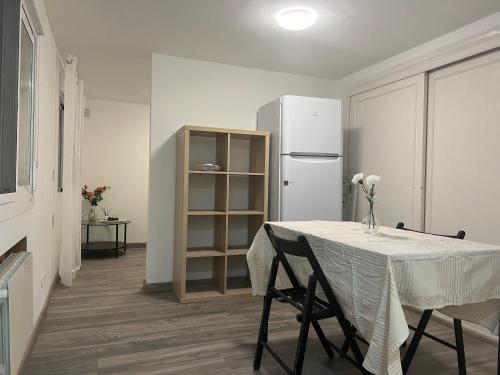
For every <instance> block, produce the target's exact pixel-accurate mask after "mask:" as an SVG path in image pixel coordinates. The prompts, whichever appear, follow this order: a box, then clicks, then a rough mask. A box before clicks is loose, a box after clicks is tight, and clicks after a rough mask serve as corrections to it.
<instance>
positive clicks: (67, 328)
mask: <svg viewBox="0 0 500 375" xmlns="http://www.w3.org/2000/svg"><path fill="white" fill-rule="evenodd" d="M144 270H145V250H144V249H130V250H128V251H127V253H126V255H123V256H120V257H119V258H118V259H115V258H114V256H113V254H112V253H111V254H110V256H109V258H103V257H102V256H100V257H95V258H93V259H85V260H84V261H83V265H82V270H81V271H80V272H79V273H78V275H77V279H76V280H75V282H74V287H73V288H72V289H68V288H64V287H62V286H57V287H56V288H55V290H54V292H53V294H52V297H51V299H50V302H49V307H48V312H47V315H46V318H45V320H44V321H43V322H42V325H41V331H40V335H39V337H38V340H37V342H36V344H35V346H34V349H33V353H32V355H31V358H30V360H29V363H28V367H27V370H26V374H28V375H57V374H65V375H66V374H67V375H78V374H86V375H93V374H130V375H146V374H147V375H153V374H169V375H171V374H183V375H215V374H217V375H246V374H259V373H260V374H262V375H271V374H273V375H274V374H283V371H282V370H281V369H280V368H279V367H278V365H277V364H276V363H275V362H274V361H273V360H272V359H271V358H270V355H269V354H267V353H264V357H263V364H262V368H261V371H260V372H254V371H253V369H252V361H253V354H254V348H255V339H256V335H257V331H258V326H259V321H260V312H261V300H260V299H259V298H240V299H228V300H222V301H216V302H201V303H191V304H184V305H181V304H178V303H177V302H176V300H175V298H174V296H173V295H172V294H171V293H157V294H145V293H143V292H142V281H143V279H144ZM271 319H272V323H271V325H270V341H271V343H272V344H273V343H274V344H275V347H276V348H278V350H279V351H280V352H281V353H283V354H284V356H285V358H287V359H288V361H289V363H290V362H291V361H292V358H293V354H294V349H295V343H296V339H297V335H298V325H297V323H296V321H295V312H294V311H293V310H291V309H289V308H288V307H287V306H284V305H280V304H275V305H273V309H272V312H271ZM409 320H410V321H412V322H415V320H416V316H415V315H414V314H412V313H409ZM323 326H324V328H325V332H326V333H327V335H328V336H329V337H330V338H331V339H332V340H333V341H337V342H339V340H340V341H341V334H340V331H339V329H338V325H337V324H336V323H335V322H334V321H333V320H332V321H330V322H325V323H324V324H323ZM429 330H430V331H432V332H433V333H434V334H437V335H438V336H440V337H443V338H446V339H449V340H450V341H451V342H453V332H452V330H451V329H450V328H448V327H445V326H443V325H440V324H438V323H431V324H430V327H429ZM465 341H466V354H467V369H468V374H470V375H473V374H495V373H496V353H497V351H496V350H497V349H496V348H495V347H494V346H492V345H489V344H487V343H484V342H482V341H479V340H477V339H475V338H473V337H469V336H466V337H465ZM358 373H359V371H357V370H356V369H355V368H353V367H352V366H351V365H349V364H348V363H346V362H345V361H343V360H342V359H340V358H338V356H337V357H336V358H335V359H333V360H329V359H328V358H327V357H326V355H325V353H324V352H323V350H322V348H321V346H320V345H319V343H318V340H317V339H316V337H315V336H314V334H313V333H312V334H311V340H310V344H309V345H308V348H307V355H306V366H305V368H304V374H306V375H309V374H310V375H326V374H338V375H348V374H358ZM457 373H458V371H457V367H456V356H455V352H454V351H452V350H449V349H447V348H445V347H442V346H441V345H438V344H436V343H434V342H432V341H430V340H428V339H424V340H423V341H422V343H421V345H420V348H419V350H418V352H417V355H416V357H415V360H414V363H413V364H412V368H411V369H410V371H409V375H411V374H425V375H433V374H457Z"/></svg>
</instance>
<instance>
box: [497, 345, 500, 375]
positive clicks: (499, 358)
mask: <svg viewBox="0 0 500 375" xmlns="http://www.w3.org/2000/svg"><path fill="white" fill-rule="evenodd" d="M497 375H500V340H498V358H497Z"/></svg>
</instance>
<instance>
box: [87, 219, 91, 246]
mask: <svg viewBox="0 0 500 375" xmlns="http://www.w3.org/2000/svg"><path fill="white" fill-rule="evenodd" d="M89 236H90V225H87V250H88V249H89Z"/></svg>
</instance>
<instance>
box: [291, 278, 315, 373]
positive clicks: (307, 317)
mask: <svg viewBox="0 0 500 375" xmlns="http://www.w3.org/2000/svg"><path fill="white" fill-rule="evenodd" d="M315 290H316V278H315V277H314V276H310V277H309V283H308V285H307V295H306V299H305V301H304V313H303V315H302V323H301V324H300V333H299V342H298V343H297V351H296V353H295V363H294V365H293V374H294V375H301V374H302V367H303V366H304V356H305V354H306V347H307V337H308V335H309V327H310V325H311V315H312V305H313V297H314V292H315Z"/></svg>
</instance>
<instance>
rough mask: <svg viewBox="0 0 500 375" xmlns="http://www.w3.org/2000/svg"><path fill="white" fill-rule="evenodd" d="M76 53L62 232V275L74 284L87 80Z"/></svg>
mask: <svg viewBox="0 0 500 375" xmlns="http://www.w3.org/2000/svg"><path fill="white" fill-rule="evenodd" d="M76 62H77V60H76V57H74V56H72V55H67V56H66V63H65V67H64V140H63V142H64V148H63V150H64V151H63V162H64V167H63V193H62V227H61V230H62V236H61V256H60V259H59V275H60V277H61V282H62V284H63V285H65V286H69V287H70V286H72V284H73V279H74V277H75V273H76V271H77V270H79V269H80V266H81V252H80V246H81V245H80V244H81V229H80V224H81V216H82V213H81V210H82V206H81V196H80V188H81V181H80V165H81V158H80V151H81V141H82V130H83V129H82V128H83V115H84V109H85V98H84V91H83V81H81V80H78V76H77V73H76Z"/></svg>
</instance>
